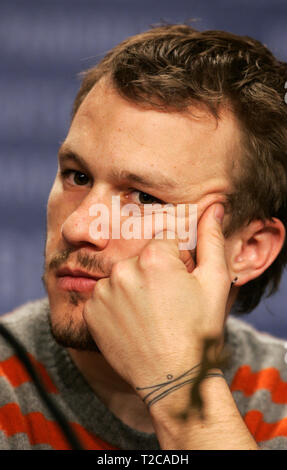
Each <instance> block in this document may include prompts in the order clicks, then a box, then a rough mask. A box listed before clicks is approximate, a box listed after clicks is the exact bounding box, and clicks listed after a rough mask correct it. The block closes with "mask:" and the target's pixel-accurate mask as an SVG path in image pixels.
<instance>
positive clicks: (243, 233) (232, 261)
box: [225, 218, 286, 286]
mask: <svg viewBox="0 0 287 470" xmlns="http://www.w3.org/2000/svg"><path fill="white" fill-rule="evenodd" d="M285 236H286V232H285V227H284V225H283V223H282V222H281V220H279V219H276V218H274V219H272V220H266V221H264V222H262V221H261V220H254V221H252V222H250V224H249V225H248V226H246V227H244V228H242V229H240V230H238V231H237V232H236V233H234V234H233V235H232V236H231V237H229V238H227V239H226V244H225V254H226V261H227V265H228V268H229V272H230V278H231V279H234V278H235V277H237V278H238V280H237V282H236V286H242V285H244V284H246V283H247V282H249V281H251V280H252V279H255V278H256V277H258V276H260V275H261V274H262V273H263V272H264V271H266V269H267V268H268V267H269V266H270V265H271V264H272V263H273V261H274V260H275V259H276V258H277V256H278V254H279V253H280V251H281V248H282V246H283V243H284V240H285Z"/></svg>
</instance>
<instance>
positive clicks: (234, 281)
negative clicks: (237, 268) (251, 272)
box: [231, 276, 238, 287]
mask: <svg viewBox="0 0 287 470" xmlns="http://www.w3.org/2000/svg"><path fill="white" fill-rule="evenodd" d="M236 281H238V277H237V276H236V277H235V278H234V279H233V281H232V282H231V287H232V286H233V285H234V284H235V283H236Z"/></svg>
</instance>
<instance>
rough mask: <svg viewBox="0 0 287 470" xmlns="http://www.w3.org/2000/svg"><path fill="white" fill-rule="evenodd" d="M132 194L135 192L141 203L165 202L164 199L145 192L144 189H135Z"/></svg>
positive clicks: (137, 199) (137, 200)
mask: <svg viewBox="0 0 287 470" xmlns="http://www.w3.org/2000/svg"><path fill="white" fill-rule="evenodd" d="M131 194H135V195H136V197H135V199H136V202H137V203H140V204H165V203H164V201H161V200H160V199H158V198H156V197H154V196H152V195H151V194H148V193H144V192H143V191H138V190H134V191H132V192H131Z"/></svg>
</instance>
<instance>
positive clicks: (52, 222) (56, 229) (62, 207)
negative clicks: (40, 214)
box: [47, 182, 73, 244]
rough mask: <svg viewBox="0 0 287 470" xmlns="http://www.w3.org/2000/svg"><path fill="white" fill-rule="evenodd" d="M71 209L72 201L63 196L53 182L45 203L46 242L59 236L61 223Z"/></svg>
mask: <svg viewBox="0 0 287 470" xmlns="http://www.w3.org/2000/svg"><path fill="white" fill-rule="evenodd" d="M72 211H73V205H72V202H71V201H70V202H69V201H67V200H66V198H64V194H63V191H61V188H60V187H59V185H58V183H57V182H55V183H54V186H53V188H52V190H51V192H50V195H49V199H48V203H47V244H50V243H54V242H55V241H56V240H58V239H59V238H60V237H61V227H62V224H63V223H64V221H65V220H66V218H67V217H68V216H69V214H70V213H71V212H72Z"/></svg>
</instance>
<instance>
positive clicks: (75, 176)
mask: <svg viewBox="0 0 287 470" xmlns="http://www.w3.org/2000/svg"><path fill="white" fill-rule="evenodd" d="M61 176H62V178H63V179H65V180H69V183H71V184H74V185H76V186H85V185H86V184H88V183H89V182H90V178H89V177H88V176H87V175H86V174H85V173H82V172H81V171H77V170H70V169H69V170H62V171H61ZM70 177H71V178H70Z"/></svg>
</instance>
